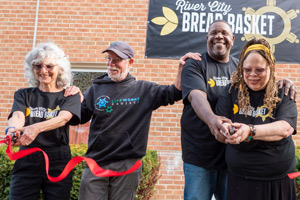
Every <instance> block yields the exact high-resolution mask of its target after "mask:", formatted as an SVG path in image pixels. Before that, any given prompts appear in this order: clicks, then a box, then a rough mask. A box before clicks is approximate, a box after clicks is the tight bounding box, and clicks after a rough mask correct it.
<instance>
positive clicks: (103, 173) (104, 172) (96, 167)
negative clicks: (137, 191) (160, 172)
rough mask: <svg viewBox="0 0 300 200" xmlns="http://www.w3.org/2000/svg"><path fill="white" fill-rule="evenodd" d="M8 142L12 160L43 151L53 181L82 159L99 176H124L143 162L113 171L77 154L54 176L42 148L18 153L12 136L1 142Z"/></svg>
mask: <svg viewBox="0 0 300 200" xmlns="http://www.w3.org/2000/svg"><path fill="white" fill-rule="evenodd" d="M6 142H8V146H7V149H6V154H7V156H8V157H9V159H10V160H17V159H19V158H23V157H25V156H27V155H30V154H32V153H35V152H37V151H41V152H42V153H43V154H44V158H45V165H46V173H47V176H48V179H49V180H50V181H51V182H59V181H61V180H63V179H64V178H66V176H67V175H68V174H69V173H70V171H71V170H72V169H73V168H74V167H75V166H76V165H77V164H78V163H80V162H81V161H83V160H85V162H86V164H87V165H88V166H89V168H90V170H91V171H92V173H93V174H94V175H95V176H98V177H111V176H123V175H126V174H130V173H132V172H134V171H135V170H137V169H138V168H139V167H140V166H141V165H142V162H141V161H140V160H137V162H136V163H135V164H134V165H133V166H132V167H131V168H130V169H129V170H126V171H123V172H116V171H112V170H109V169H108V170H107V169H102V168H101V167H99V165H98V164H97V163H96V161H95V160H93V159H91V158H86V157H79V156H76V157H74V158H72V159H71V160H70V161H69V162H68V164H67V165H66V167H65V168H64V170H63V171H62V173H61V174H60V175H59V176H57V177H52V176H50V175H49V174H48V172H49V158H48V155H47V154H46V153H45V152H44V151H43V150H42V149H40V148H37V147H34V148H30V149H24V150H21V151H18V152H16V153H14V152H13V150H12V146H11V136H10V135H8V136H7V139H5V140H1V141H0V144H1V143H6Z"/></svg>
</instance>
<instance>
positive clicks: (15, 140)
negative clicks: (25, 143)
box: [0, 132, 23, 143]
mask: <svg viewBox="0 0 300 200" xmlns="http://www.w3.org/2000/svg"><path fill="white" fill-rule="evenodd" d="M22 134H23V132H21V135H22ZM0 138H1V139H2V140H4V139H7V136H1V137H0ZM17 140H18V138H17V136H16V133H13V134H12V135H11V141H12V142H14V143H16V142H17Z"/></svg>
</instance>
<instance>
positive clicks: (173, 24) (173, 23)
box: [151, 7, 178, 36]
mask: <svg viewBox="0 0 300 200" xmlns="http://www.w3.org/2000/svg"><path fill="white" fill-rule="evenodd" d="M162 11H163V14H164V17H155V18H153V19H152V20H151V22H153V23H154V24H157V25H161V26H163V27H162V29H161V32H160V35H161V36H163V35H168V34H170V33H172V32H173V31H174V30H175V29H176V28H177V26H178V17H177V15H176V13H175V12H174V11H173V10H171V9H170V8H168V7H162Z"/></svg>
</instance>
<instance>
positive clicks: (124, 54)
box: [102, 41, 134, 59]
mask: <svg viewBox="0 0 300 200" xmlns="http://www.w3.org/2000/svg"><path fill="white" fill-rule="evenodd" d="M108 51H113V52H114V53H116V54H117V55H118V56H119V57H120V58H123V59H126V58H133V56H134V53H133V49H132V47H131V46H130V45H129V44H127V43H126V42H123V41H116V42H113V43H112V44H111V45H110V46H109V47H108V48H107V49H105V50H104V51H103V52H102V53H105V52H108Z"/></svg>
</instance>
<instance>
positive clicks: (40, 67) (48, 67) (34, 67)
mask: <svg viewBox="0 0 300 200" xmlns="http://www.w3.org/2000/svg"><path fill="white" fill-rule="evenodd" d="M43 66H45V67H46V69H47V70H48V71H52V70H53V69H54V67H55V66H56V65H50V64H48V65H45V64H40V65H32V68H33V69H34V70H41V69H42V67H43Z"/></svg>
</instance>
